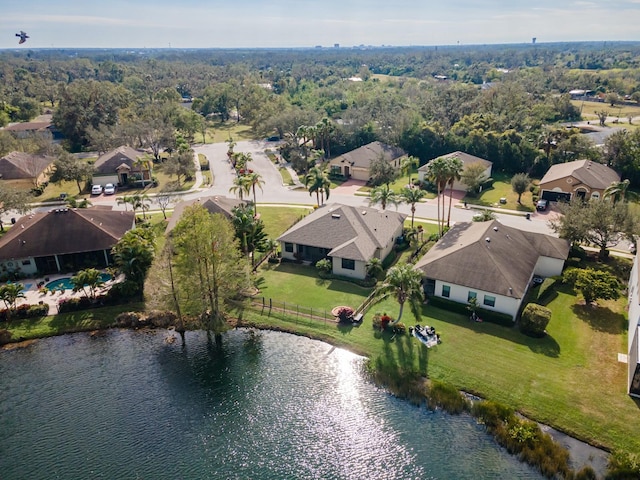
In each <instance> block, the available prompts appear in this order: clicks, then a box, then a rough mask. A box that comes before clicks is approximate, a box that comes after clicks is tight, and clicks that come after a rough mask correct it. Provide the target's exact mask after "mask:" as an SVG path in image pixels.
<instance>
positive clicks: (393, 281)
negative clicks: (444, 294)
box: [373, 263, 423, 325]
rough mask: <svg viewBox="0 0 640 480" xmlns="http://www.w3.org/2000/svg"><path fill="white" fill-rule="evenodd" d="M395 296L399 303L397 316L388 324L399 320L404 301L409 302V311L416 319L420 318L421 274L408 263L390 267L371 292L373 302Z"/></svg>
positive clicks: (393, 323)
mask: <svg viewBox="0 0 640 480" xmlns="http://www.w3.org/2000/svg"><path fill="white" fill-rule="evenodd" d="M391 296H393V297H395V299H396V301H397V302H398V304H399V305H400V311H399V312H398V318H396V319H395V321H393V322H392V323H390V324H389V325H395V324H397V323H398V322H400V319H401V318H402V313H403V311H404V305H405V303H407V302H409V308H410V309H411V313H412V314H413V316H414V317H415V319H416V321H419V320H420V304H421V303H422V299H423V294H422V274H421V273H420V271H419V270H416V269H414V268H413V265H411V264H410V263H402V264H400V265H396V266H395V267H391V268H390V269H389V271H388V272H387V276H386V277H385V279H384V281H383V282H382V284H381V285H380V286H379V287H377V288H376V289H375V291H374V293H373V304H376V303H379V302H381V301H383V300H385V299H387V298H389V297H391Z"/></svg>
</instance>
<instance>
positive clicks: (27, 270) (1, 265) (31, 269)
mask: <svg viewBox="0 0 640 480" xmlns="http://www.w3.org/2000/svg"><path fill="white" fill-rule="evenodd" d="M27 261H28V262H29V264H27V265H24V264H23V262H27ZM18 267H20V268H19V270H20V271H21V272H22V273H24V274H26V275H31V274H34V273H36V272H37V271H38V270H37V268H36V261H35V260H34V259H33V258H31V257H29V258H18V259H9V260H3V261H1V262H0V269H2V271H3V272H5V271H6V272H15V271H16V269H17V268H18Z"/></svg>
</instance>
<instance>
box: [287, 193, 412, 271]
mask: <svg viewBox="0 0 640 480" xmlns="http://www.w3.org/2000/svg"><path fill="white" fill-rule="evenodd" d="M406 217H407V215H405V214H403V213H398V212H390V211H388V210H376V209H374V208H367V207H352V206H348V205H340V204H330V205H326V206H324V207H322V208H319V209H317V210H316V211H315V212H313V213H311V214H310V215H308V216H306V217H305V218H303V219H302V220H300V221H299V222H298V223H296V224H295V225H294V226H293V227H291V228H290V229H289V230H287V231H286V232H285V233H283V234H282V235H281V236H280V237H279V238H278V241H279V242H280V245H281V251H282V258H284V259H288V260H299V261H303V262H317V261H318V260H322V259H323V258H328V259H329V260H331V262H332V267H333V268H332V271H333V273H334V274H336V275H343V276H346V277H352V278H360V279H363V278H365V277H366V276H367V262H368V261H369V260H370V259H372V258H374V257H375V258H379V259H380V260H384V258H385V257H386V256H387V255H389V253H391V250H392V249H393V246H394V245H395V242H396V239H397V238H398V237H400V236H401V235H402V227H403V224H404V219H405V218H406Z"/></svg>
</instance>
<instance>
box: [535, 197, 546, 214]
mask: <svg viewBox="0 0 640 480" xmlns="http://www.w3.org/2000/svg"><path fill="white" fill-rule="evenodd" d="M548 206H549V201H548V200H544V199H542V198H541V199H540V200H538V203H536V210H538V211H540V212H544V211H545V210H546V209H547V207H548Z"/></svg>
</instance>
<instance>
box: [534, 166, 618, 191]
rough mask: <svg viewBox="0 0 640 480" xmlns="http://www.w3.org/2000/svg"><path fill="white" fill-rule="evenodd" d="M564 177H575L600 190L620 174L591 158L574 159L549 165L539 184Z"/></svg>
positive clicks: (615, 179) (542, 185) (615, 180)
mask: <svg viewBox="0 0 640 480" xmlns="http://www.w3.org/2000/svg"><path fill="white" fill-rule="evenodd" d="M566 177H575V178H577V179H578V180H579V181H580V183H583V184H584V185H586V186H588V187H590V188H597V189H600V190H602V189H605V188H607V187H608V186H609V185H611V184H612V183H613V182H619V181H620V175H618V174H617V173H616V172H615V170H613V169H611V168H609V167H607V166H606V165H603V164H601V163H597V162H592V161H591V160H576V161H573V162H567V163H557V164H555V165H551V167H550V168H549V170H547V173H545V175H544V177H542V180H540V186H541V187H542V188H544V184H545V183H549V182H554V181H556V180H561V179H563V178H566ZM574 186H575V185H574Z"/></svg>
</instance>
